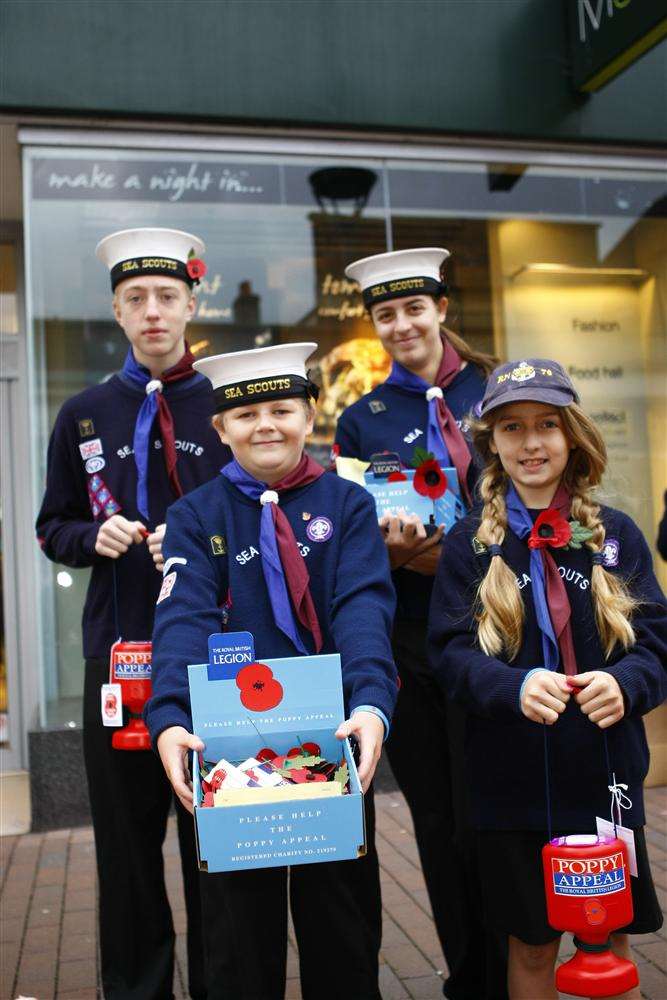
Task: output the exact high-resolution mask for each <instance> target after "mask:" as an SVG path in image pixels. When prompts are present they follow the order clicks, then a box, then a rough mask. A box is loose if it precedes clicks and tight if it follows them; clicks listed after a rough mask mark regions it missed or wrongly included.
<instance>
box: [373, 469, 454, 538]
mask: <svg viewBox="0 0 667 1000" xmlns="http://www.w3.org/2000/svg"><path fill="white" fill-rule="evenodd" d="M415 471H416V470H415V469H402V470H401V472H402V474H403V475H404V476H405V477H406V479H405V480H404V481H400V482H390V481H389V479H388V478H386V477H384V476H378V475H377V474H376V473H374V472H373V471H370V472H366V473H364V486H365V488H366V489H367V490H368V492H369V493H370V494H371V496H372V497H373V499H374V500H375V508H376V510H377V515H378V517H379V518H380V517H382V516H383V515H384V514H395V513H396V512H397V511H399V510H400V511H405V513H406V514H417V515H418V517H419V518H420V519H421V521H422V523H423V524H426V525H428V524H444V525H445V531H449V530H450V528H452V527H453V526H454V524H455V523H456V521H458V520H459V518H461V517H463V515H464V514H465V507H464V506H463V504H462V503H461V497H460V492H459V480H458V476H457V473H456V469H454V468H449V467H447V468H444V469H443V470H442V471H443V472H444V474H445V475H446V477H447V489H446V490H445V492H444V493H443V495H442V496H441V497H438V499H437V500H431V499H430V497H427V496H422V495H421V494H420V493H417V491H416V489H415V488H414V486H413V480H414V478H415Z"/></svg>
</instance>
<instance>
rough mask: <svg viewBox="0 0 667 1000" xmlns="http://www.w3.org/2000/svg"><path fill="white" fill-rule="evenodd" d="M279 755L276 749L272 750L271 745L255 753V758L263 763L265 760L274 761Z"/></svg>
mask: <svg viewBox="0 0 667 1000" xmlns="http://www.w3.org/2000/svg"><path fill="white" fill-rule="evenodd" d="M277 756H278V754H277V753H276V751H275V750H271V748H270V747H264V748H263V749H262V750H260V751H259V753H257V754H255V759H256V760H258V761H259V762H260V764H263V763H264V762H265V761H269V762H271V761H274V760H275V759H276V757H277Z"/></svg>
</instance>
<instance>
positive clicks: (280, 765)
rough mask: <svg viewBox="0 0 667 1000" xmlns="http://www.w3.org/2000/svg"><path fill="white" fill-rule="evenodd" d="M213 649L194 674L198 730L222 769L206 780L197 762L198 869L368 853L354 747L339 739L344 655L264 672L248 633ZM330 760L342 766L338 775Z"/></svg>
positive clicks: (271, 663)
mask: <svg viewBox="0 0 667 1000" xmlns="http://www.w3.org/2000/svg"><path fill="white" fill-rule="evenodd" d="M225 648H226V649H228V650H231V651H232V654H233V655H227V656H226V655H225ZM209 650H210V651H211V654H210V662H209V664H200V665H197V666H190V667H188V678H189V686H190V701H191V706H192V724H193V732H194V733H195V734H196V735H197V736H199V737H200V739H202V740H203V741H204V743H205V752H204V756H205V757H206V760H207V761H217V763H216V764H215V765H214V766H213V767H212V769H211V770H210V771H208V772H207V773H206V777H205V779H204V782H202V778H201V774H200V768H199V766H198V760H197V756H196V755H194V756H193V761H192V777H193V793H194V813H195V824H196V832H197V847H198V855H199V864H200V868H202V869H203V870H205V871H209V872H217V871H236V870H238V869H243V868H269V867H278V866H284V865H293V864H308V863H313V862H318V861H337V860H340V861H342V860H349V859H352V858H357V857H360V856H361V855H363V854H365V852H366V845H365V828H364V811H363V795H362V791H361V785H360V783H359V778H358V775H357V769H356V766H355V762H354V758H353V755H352V752H351V749H350V745H349V743H348V741H347V740H343V741H340V740H338V739H336V737H335V735H334V734H335V732H336V729H337V728H338V726H339V725H340V724H341V722H343V721H344V719H345V714H344V708H343V689H342V681H341V664H340V657H339V656H338V654H328V655H320V656H296V657H290V658H281V659H275V660H271V659H269V660H264V661H262V663H261V664H258V663H255V662H254V651H253V648H252V636H250V635H249V633H226V634H218V635H213V636H211V638H210V640H209ZM296 748H300V754H299V756H298V757H297V756H296V755H295V753H294V751H295V749H296ZM313 751H318V752H317V753H314V752H313ZM290 752H291V756H288V755H290ZM330 762H337V765H340V766H336V768H335V770H336V774H335V775H333V774H331V773H330V767H332V766H333V765H332V764H331V763H330ZM267 768H268V769H267ZM318 770H319V772H320V773H318ZM290 772H292V773H290ZM203 785H204V786H205V787H203ZM348 789H349V790H348ZM205 798H206V803H205ZM207 806H213V808H208V807H207Z"/></svg>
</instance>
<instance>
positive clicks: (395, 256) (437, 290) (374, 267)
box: [345, 247, 450, 308]
mask: <svg viewBox="0 0 667 1000" xmlns="http://www.w3.org/2000/svg"><path fill="white" fill-rule="evenodd" d="M449 255H450V254H449V250H445V249H444V247H417V248H416V249H413V250H395V251H394V252H393V253H377V254H375V255H374V256H373V257H363V258H362V259H361V260H355V261H354V263H353V264H348V266H347V267H346V268H345V274H346V275H347V277H348V278H352V280H353V281H358V282H359V284H360V285H361V294H362V296H363V300H364V305H365V306H366V307H367V308H370V307H371V306H372V305H373V304H374V303H376V302H385V301H386V300H387V299H398V298H402V297H404V296H406V295H444V293H445V291H446V288H445V284H444V282H443V280H442V265H443V264H444V262H445V261H446V260H447V258H448V257H449Z"/></svg>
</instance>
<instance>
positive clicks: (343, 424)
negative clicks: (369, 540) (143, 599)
mask: <svg viewBox="0 0 667 1000" xmlns="http://www.w3.org/2000/svg"><path fill="white" fill-rule="evenodd" d="M449 256H450V253H449V250H446V249H445V248H444V247H416V248H410V249H407V250H397V251H393V252H391V253H382V254H375V255H373V256H372V257H364V258H363V259H361V260H357V261H354V262H353V263H351V264H349V265H348V267H347V268H346V269H345V273H346V275H347V277H348V278H351V279H353V280H355V281H358V282H359V285H360V288H361V294H362V297H363V301H364V304H365V306H366V308H367V310H368V313H369V315H370V319H371V321H372V323H373V326H374V328H375V332H376V333H377V335H378V337H379V338H380V341H381V342H382V346H383V347H384V349H385V350H386V352H387V354H389V356H390V357H391V359H392V367H391V372H390V375H389V377H388V378H387V380H386V381H385V382H383V383H382V384H381V385H378V386H376V387H375V388H374V389H373V390H372V391H371V392H369V393H367V394H366V395H365V396H362V397H361V399H359V400H358V401H357V402H356V403H353V404H352V405H351V406H349V407H348V408H347V410H345V412H344V413H343V414H342V415H341V417H340V419H339V421H338V426H337V428H336V437H335V449H334V450H335V452H337V453H338V454H339V455H341V456H343V457H350V458H357V459H361V460H363V461H368V460H369V459H370V457H371V455H373V454H375V453H376V452H382V451H390V452H395V453H397V454H398V455H399V457H400V459H401V462H402V463H403V465H404V466H405V467H407V468H410V467H412V466H413V465H416V464H419V462H420V458H419V457H418V456H417V455H416V454H415V449H417V448H419V449H422V451H425V452H430V453H431V454H432V455H433V457H434V458H436V459H437V461H438V462H439V463H440V465H441V466H443V467H445V466H454V467H455V468H456V471H457V474H458V480H459V485H460V491H461V498H462V499H463V501H464V502H465V503H466V505H470V503H471V502H472V495H473V491H474V484H475V479H476V470H475V463H474V460H473V455H472V451H471V448H470V445H469V442H468V439H467V436H466V432H465V425H466V415H467V413H468V412H469V411H470V410H471V409H472V407H473V406H474V405H475V404H476V403H478V402H479V401H480V400H481V398H482V395H483V393H484V385H485V381H486V378H487V376H488V374H489V372H490V371H491V369H492V368H493V367H494V364H495V359H493V358H491V357H489V356H488V355H486V354H482V353H480V352H478V351H475V350H473V349H472V348H471V347H470V346H469V345H468V344H467V343H466V342H465V341H464V340H463V339H462V338H461V337H459V336H458V335H457V334H455V333H454V332H453V331H452V330H450V329H448V328H447V327H446V326H445V319H446V315H447V306H448V300H447V287H446V285H445V283H444V276H443V271H444V265H445V261H446V260H447V259H448V258H449ZM380 524H381V527H382V528H383V530H384V538H385V544H386V547H387V551H388V553H389V559H390V562H391V566H392V570H393V580H394V585H395V587H396V596H397V611H396V620H395V623H394V631H393V652H394V659H395V661H396V665H397V667H398V672H399V675H400V677H401V688H400V691H399V696H398V702H397V706H396V711H395V713H394V721H393V724H392V731H391V736H390V737H389V739H388V741H387V755H388V757H389V760H390V763H391V767H392V770H393V772H394V775H395V777H396V780H397V781H398V784H399V786H400V788H401V791H402V792H403V794H404V795H405V797H406V799H407V802H408V805H409V806H410V811H411V813H412V818H413V821H414V825H415V834H416V838H417V844H418V847H419V853H420V858H421V862H422V867H423V870H424V878H425V881H426V886H427V889H428V893H429V898H430V901H431V906H432V909H433V915H434V919H435V924H436V928H437V931H438V936H439V938H440V942H441V945H442V949H443V952H444V955H445V958H446V959H447V966H448V968H449V978H448V979H447V981H446V982H445V984H444V992H445V995H446V996H448V997H451V998H453V1000H458V998H467V997H475V998H476V1000H477V998H479V1000H484V998H486V997H489V998H490V997H493V1000H502V998H503V996H506V987H505V963H504V955H503V949H504V943H503V942H499V943H498V942H496V941H495V940H490V939H489V935H488V934H487V933H486V931H485V930H484V928H483V926H482V922H481V918H480V915H479V913H478V912H477V911H478V907H477V904H476V899H475V895H476V890H475V881H474V874H473V875H472V876H471V874H470V873H469V872H467V871H466V861H465V859H464V858H463V857H462V854H461V849H460V846H459V845H460V842H461V840H460V838H459V837H456V836H455V826H456V825H457V824H458V826H459V827H460V826H461V824H462V823H465V808H464V805H463V801H462V800H463V799H464V788H463V785H464V782H463V780H462V773H461V771H460V768H459V767H458V766H457V761H460V759H461V750H460V746H461V743H462V740H463V721H462V719H461V718H460V716H461V712H460V710H456V709H453V708H451V707H449V706H448V707H447V708H446V707H445V705H444V702H443V696H442V694H441V692H440V690H439V688H438V687H437V686H436V684H435V681H434V679H433V675H432V671H431V669H430V666H429V662H428V655H427V651H426V630H427V618H428V608H429V603H430V598H431V591H432V589H433V581H434V576H435V571H436V567H437V564H438V559H439V556H440V550H441V548H442V545H443V531H442V528H439V529H438V530H437V531H436V532H435V533H434V534H433V535H431V537H427V536H426V531H425V528H424V526H423V525H422V524H421V522H420V520H419V518H417V517H401V516H395V517H384V518H383V519H382V520H381V522H380ZM444 544H445V545H446V540H444ZM417 733H418V734H419V736H418V737H417V736H416V734H417ZM417 750H418V752H419V755H420V758H421V759H424V760H428V761H437V766H436V765H434V766H433V767H430V768H420V767H415V764H414V762H415V753H416V752H417ZM450 762H451V767H450ZM455 814H456V815H455ZM452 913H456V915H457V916H456V919H455V920H453V919H452ZM485 953H486V956H487V962H486V963H485ZM485 964H486V966H487V967H486V969H485Z"/></svg>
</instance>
